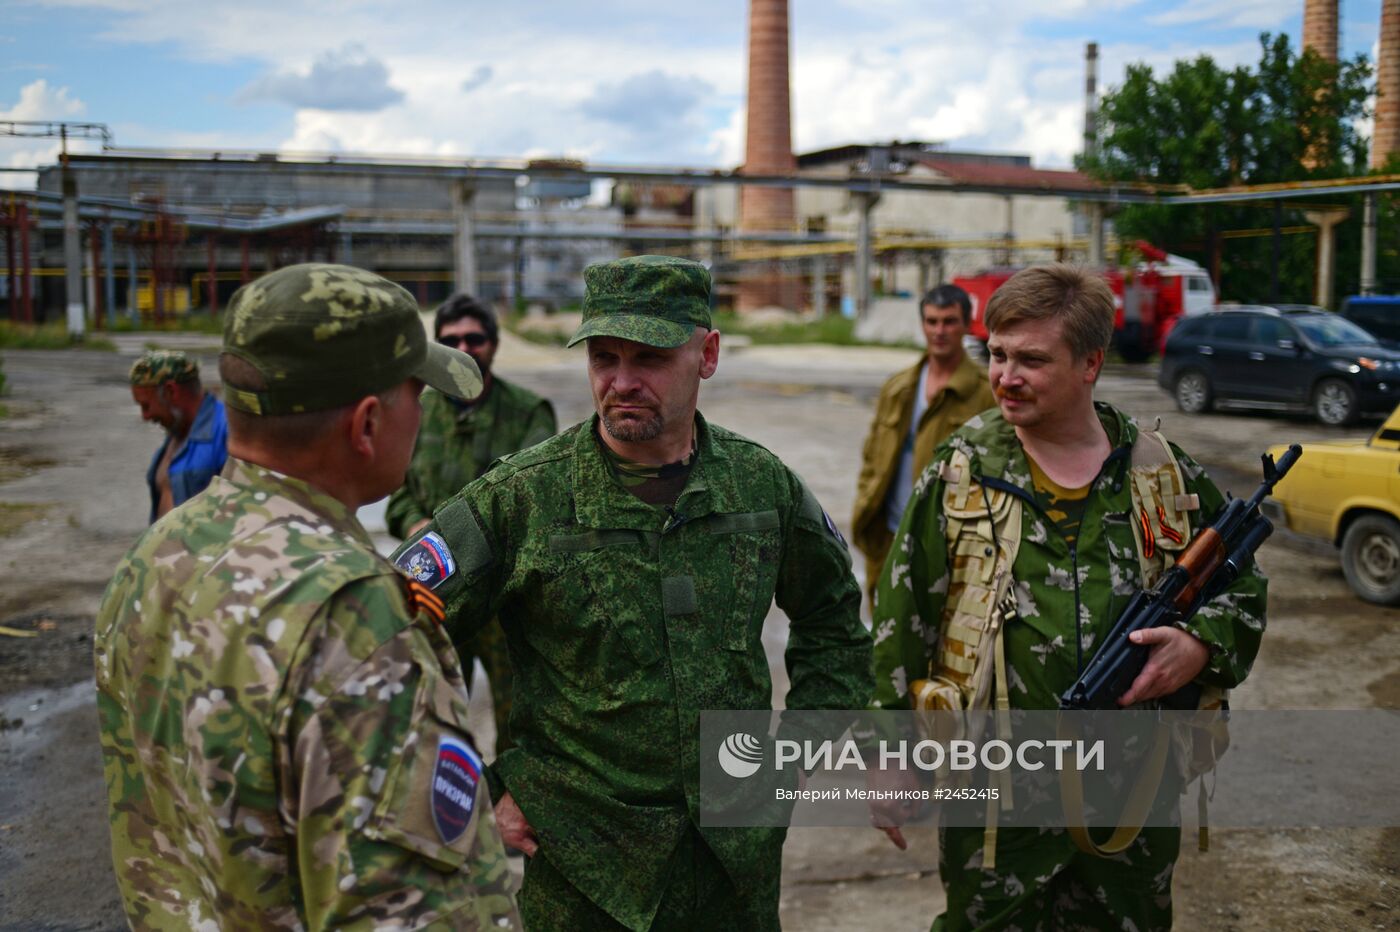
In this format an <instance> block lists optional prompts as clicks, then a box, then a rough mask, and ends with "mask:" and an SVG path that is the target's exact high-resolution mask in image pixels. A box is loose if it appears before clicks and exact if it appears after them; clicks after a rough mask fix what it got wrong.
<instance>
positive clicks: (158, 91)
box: [0, 0, 1380, 185]
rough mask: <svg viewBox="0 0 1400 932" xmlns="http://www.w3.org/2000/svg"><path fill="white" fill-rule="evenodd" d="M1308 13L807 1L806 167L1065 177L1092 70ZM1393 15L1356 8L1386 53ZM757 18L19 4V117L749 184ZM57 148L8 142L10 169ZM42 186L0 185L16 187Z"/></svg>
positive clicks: (101, 1)
mask: <svg viewBox="0 0 1400 932" xmlns="http://www.w3.org/2000/svg"><path fill="white" fill-rule="evenodd" d="M1302 6H1303V2H1302V0H1150V2H1137V0H982V2H978V3H962V4H955V3H948V4H939V3H930V2H928V0H793V2H792V4H791V7H792V12H791V16H792V26H793V45H792V63H793V97H794V100H793V111H794V136H795V144H796V147H797V148H798V149H799V150H805V149H813V148H820V147H823V146H828V145H836V144H840V143H844V142H852V141H875V140H882V139H883V140H888V139H894V138H901V139H911V138H918V139H928V140H938V141H944V142H947V143H948V144H950V145H952V146H955V147H964V148H975V149H985V150H990V151H1006V152H1023V153H1029V154H1031V155H1032V156H1033V157H1034V158H1035V160H1036V162H1037V163H1038V164H1042V165H1047V166H1065V165H1067V164H1069V161H1070V159H1071V158H1072V157H1073V154H1074V152H1075V150H1076V148H1077V146H1078V142H1079V133H1080V132H1081V127H1082V120H1083V116H1082V107H1083V103H1082V97H1081V95H1082V85H1083V62H1082V55H1083V48H1084V43H1085V42H1086V41H1089V40H1095V41H1098V42H1099V44H1100V48H1101V73H1100V82H1101V86H1111V85H1113V84H1115V83H1116V82H1117V81H1118V80H1120V79H1121V76H1122V74H1123V70H1124V67H1125V66H1126V64H1128V63H1130V62H1134V61H1146V62H1148V63H1150V64H1152V65H1154V66H1156V67H1159V68H1166V67H1170V63H1171V62H1172V61H1173V60H1175V59H1177V58H1181V57H1188V56H1194V55H1197V54H1202V53H1204V54H1209V55H1212V56H1213V57H1215V58H1216V59H1217V60H1218V61H1221V62H1222V63H1226V64H1234V63H1237V62H1251V63H1252V62H1255V61H1257V58H1258V35H1259V33H1260V32H1264V31H1269V32H1285V33H1288V34H1289V35H1290V36H1293V37H1294V38H1295V40H1296V37H1297V36H1298V33H1299V30H1300V23H1301V18H1302ZM1379 6H1380V0H1344V2H1343V3H1342V13H1341V16H1342V50H1343V53H1344V54H1346V55H1353V54H1368V55H1369V54H1371V52H1372V50H1373V48H1374V45H1375V42H1376V34H1377V27H1378V22H1379V17H1380V12H1379ZM745 16H746V3H745V2H744V0H710V2H707V3H704V4H679V3H676V4H658V3H656V2H655V0H647V2H643V0H595V2H593V3H590V4H579V3H563V2H545V0H514V2H510V3H500V2H498V0H497V2H491V3H485V2H480V0H465V2H463V0H415V2H405V0H399V2H388V0H239V2H237V3H233V2H228V0H201V2H198V3H195V2H191V0H5V2H4V3H2V4H0V119H13V120H21V119H24V120H51V119H54V120H56V119H73V120H90V121H96V122H102V123H106V124H107V125H108V126H110V127H111V129H112V131H113V133H114V135H115V138H116V142H117V144H118V145H120V146H133V147H134V146H156V147H188V148H225V149H257V150H289V151H290V150H294V151H346V152H371V153H392V154H404V155H442V156H454V155H455V156H469V155H475V156H542V155H572V156H576V157H582V158H586V159H591V160H594V161H607V162H620V163H634V164H693V165H718V166H731V165H733V164H735V163H736V162H737V161H738V160H739V158H740V157H741V154H742V148H743V93H744V65H745V36H744V29H745ZM54 151H55V150H54V146H53V145H52V144H50V143H47V142H43V141H34V140H23V141H21V140H7V139H4V138H0V165H11V166H27V165H32V164H36V163H39V162H45V161H50V160H51V159H52V157H53V153H54ZM20 177H23V176H16V175H10V176H9V178H8V179H0V185H3V184H5V182H6V181H9V182H10V183H13V182H14V181H15V180H17V179H18V178H20Z"/></svg>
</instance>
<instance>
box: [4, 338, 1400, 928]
mask: <svg viewBox="0 0 1400 932" xmlns="http://www.w3.org/2000/svg"><path fill="white" fill-rule="evenodd" d="M150 339H152V338H151V337H149V336H131V337H120V338H119V339H118V341H117V342H118V346H119V350H118V352H117V353H97V352H87V351H71V352H38V351H35V352H7V353H5V354H4V366H5V372H6V374H7V376H8V377H9V379H10V384H11V386H12V389H11V394H10V396H9V397H7V398H6V399H4V403H5V405H6V406H7V407H8V408H9V409H10V417H9V418H8V419H5V420H0V625H5V626H9V627H12V628H19V629H24V630H32V631H34V632H35V636H34V637H32V638H24V639H17V638H11V637H5V636H0V786H3V787H4V788H5V791H4V792H3V793H0V929H108V928H120V927H121V926H122V924H123V922H122V915H121V911H120V905H119V901H118V898H117V894H116V889H115V885H114V883H113V880H112V874H111V868H110V864H109V859H108V848H107V845H108V838H107V830H106V825H105V822H106V813H105V808H106V803H105V793H104V789H103V785H102V777H101V763H100V755H99V752H98V747H97V741H96V719H95V714H94V706H93V701H92V685H91V660H90V653H91V644H90V639H91V626H92V616H93V614H94V612H95V610H96V607H97V602H98V599H99V598H100V595H101V592H102V589H103V587H104V586H105V583H106V581H107V579H108V577H109V576H110V574H111V570H112V568H113V566H114V565H115V563H116V561H117V560H118V559H119V557H120V556H121V553H122V552H123V551H124V550H125V549H126V547H127V546H129V544H130V543H131V541H132V540H133V539H134V538H135V537H136V535H138V534H139V533H140V531H141V530H142V528H143V527H144V526H145V518H146V510H147V500H146V493H145V489H144V485H143V476H144V472H145V468H146V464H147V462H148V459H149V456H150V454H151V452H152V450H153V449H154V447H155V446H156V444H157V443H158V442H159V432H158V430H157V429H156V428H153V427H148V426H146V425H143V424H141V422H140V421H139V418H138V417H137V413H136V410H135V408H134V406H133V405H132V404H131V402H130V399H129V395H128V393H127V390H126V387H125V371H126V368H127V366H128V365H129V364H130V361H131V359H132V358H133V357H134V355H135V354H137V353H138V352H140V350H141V349H142V346H143V344H144V343H145V342H146V341H147V340H150ZM156 342H159V343H160V344H161V345H170V346H181V347H183V348H187V349H190V350H192V351H195V352H198V353H200V354H201V356H202V357H203V360H204V362H205V363H206V371H207V372H212V371H213V366H212V363H213V354H214V353H215V352H216V351H217V347H216V345H215V341H214V340H212V339H211V338H209V337H204V336H180V335H172V336H168V337H166V336H162V337H159V338H156ZM911 361H912V356H911V354H910V353H908V352H907V351H896V350H883V349H847V348H834V347H819V346H812V347H747V348H742V349H735V350H734V351H732V352H726V353H725V355H724V356H723V358H722V360H721V366H720V372H719V374H718V375H717V376H716V377H715V379H713V380H712V381H711V382H709V383H706V385H705V387H704V389H703V391H702V395H701V407H702V410H704V412H705V414H706V416H707V417H709V418H710V419H711V420H713V421H715V422H717V423H720V424H724V425H725V426H728V427H730V428H733V429H735V430H738V431H739V432H741V433H744V434H746V435H748V436H751V437H753V438H754V439H756V440H759V441H760V442H762V443H764V444H766V445H768V446H769V447H770V448H771V449H773V450H774V451H775V452H776V453H778V454H779V455H780V456H781V457H782V458H783V459H784V460H785V461H786V462H788V463H789V464H790V465H792V466H793V468H795V469H796V470H797V471H798V472H799V473H800V474H801V475H802V476H803V477H804V479H805V480H806V481H807V482H808V483H809V485H810V486H811V487H812V488H813V490H814V491H815V492H816V494H817V496H818V497H819V498H820V499H821V500H822V502H823V504H824V505H825V506H826V508H827V510H828V512H830V514H831V515H832V517H833V518H834V519H835V520H836V521H837V523H838V524H840V525H842V528H843V530H848V521H849V515H850V510H851V505H852V499H853V495H854V486H855V476H856V472H857V469H858V465H859V456H860V446H861V442H862V441H863V439H864V436H865V432H866V429H867V427H868V423H869V418H870V415H871V410H872V405H873V401H874V398H875V396H876V393H877V392H878V389H879V386H880V384H881V382H882V381H883V380H884V379H885V378H886V377H887V376H888V375H889V374H891V373H892V372H893V371H895V370H896V369H898V368H900V367H902V366H904V365H907V364H908V363H909V362H911ZM497 366H498V369H499V371H500V372H502V374H504V375H506V376H507V377H509V378H514V379H516V380H517V381H519V382H520V383H522V384H524V385H526V386H528V387H530V388H533V389H535V390H536V391H539V392H541V393H543V394H545V395H546V396H548V397H550V398H551V399H553V400H554V402H555V405H556V408H557V410H558V413H559V417H560V423H561V424H569V423H573V422H575V421H577V420H579V419H581V418H582V417H584V416H586V415H587V414H588V413H589V411H590V410H591V403H590V401H589V398H588V394H587V389H586V383H585V381H584V376H583V356H582V352H581V351H577V350H575V351H563V350H556V349H553V348H546V347H539V346H534V345H530V344H524V343H521V342H519V341H516V340H514V339H513V338H510V337H509V336H507V339H506V341H505V344H504V346H503V347H502V350H501V353H500V356H499V358H498V361H497ZM1099 394H1100V397H1102V398H1104V399H1106V400H1110V401H1113V402H1115V403H1117V404H1120V405H1122V406H1123V407H1125V408H1127V409H1128V410H1129V411H1130V412H1131V413H1133V414H1135V415H1138V416H1139V417H1142V418H1146V419H1148V420H1149V421H1150V420H1151V418H1153V417H1155V416H1158V415H1160V416H1161V417H1162V420H1163V430H1164V431H1165V432H1166V433H1167V434H1168V435H1169V436H1171V437H1172V438H1173V439H1175V440H1177V441H1178V442H1179V443H1181V444H1182V445H1183V446H1184V447H1185V448H1187V449H1188V450H1190V451H1191V452H1192V453H1193V454H1194V455H1195V456H1196V457H1197V458H1198V459H1200V460H1201V461H1203V462H1204V463H1205V464H1206V465H1207V466H1208V467H1209V468H1210V469H1211V471H1212V473H1213V475H1215V476H1216V477H1217V479H1218V480H1219V481H1220V482H1221V484H1222V485H1224V486H1226V487H1228V488H1231V489H1233V490H1234V491H1235V492H1237V493H1238V492H1241V491H1246V490H1247V489H1248V487H1250V486H1252V485H1253V483H1254V482H1256V481H1257V479H1256V478H1255V475H1256V474H1257V454H1258V452H1259V451H1261V450H1262V449H1263V448H1264V447H1266V446H1268V445H1270V444H1273V443H1279V442H1284V441H1291V440H1313V439H1325V438H1332V437H1336V436H1338V435H1339V434H1338V432H1337V431H1333V430H1329V429H1324V428H1321V427H1319V426H1317V425H1314V424H1311V423H1309V422H1307V421H1305V420H1302V419H1299V418H1293V417H1287V416H1246V415H1242V414H1237V413H1236V414H1214V415H1208V416H1203V417H1195V418H1187V417H1184V416H1182V415H1179V414H1177V413H1176V411H1175V409H1174V408H1173V407H1172V406H1171V403H1170V400H1169V399H1168V398H1167V397H1166V396H1165V395H1164V394H1162V393H1160V392H1159V391H1158V390H1157V388H1156V386H1155V383H1154V382H1153V381H1152V380H1151V373H1150V372H1149V371H1148V370H1145V369H1127V368H1124V369H1119V370H1114V371H1110V372H1109V373H1107V374H1106V375H1105V377H1104V379H1103V381H1102V383H1101V387H1100V392H1099ZM1365 432H1366V428H1364V427H1363V428H1360V429H1358V430H1355V431H1352V432H1351V433H1352V434H1355V435H1360V434H1364V433H1365ZM382 513H383V512H382V506H378V507H371V508H367V509H365V510H364V511H363V512H362V519H363V520H364V521H365V523H366V525H367V526H369V527H370V528H371V529H374V528H375V527H376V526H377V527H378V528H380V529H382ZM384 541H385V545H386V546H387V545H388V541H387V539H384ZM861 562H862V561H860V560H857V561H856V564H857V569H858V570H859V569H860V567H861ZM1261 562H1262V563H1263V565H1264V567H1265V569H1266V570H1267V571H1269V573H1270V575H1271V576H1272V578H1273V583H1272V586H1271V612H1270V614H1271V618H1270V630H1269V634H1268V636H1267V637H1266V638H1265V646H1264V650H1263V652H1262V654H1261V657H1260V659H1259V662H1258V664H1257V665H1256V668H1255V672H1254V675H1253V676H1252V678H1251V680H1250V682H1249V683H1248V684H1247V685H1246V687H1245V688H1243V689H1241V690H1239V691H1237V693H1236V694H1235V697H1234V702H1235V705H1236V707H1240V708H1361V707H1371V706H1381V707H1390V708H1393V707H1396V706H1397V705H1400V629H1397V625H1396V620H1397V615H1396V613H1395V612H1394V611H1393V610H1389V609H1379V608H1376V607H1373V606H1368V605H1365V604H1364V603H1361V602H1359V601H1358V600H1356V599H1355V598H1354V597H1353V596H1352V595H1351V593H1350V591H1349V590H1348V589H1347V588H1346V586H1345V583H1344V582H1343V580H1342V578H1341V572H1340V569H1339V568H1338V566H1337V562H1336V556H1335V553H1334V552H1333V551H1332V550H1331V548H1330V547H1328V546H1326V545H1320V544H1314V543H1311V542H1307V541H1302V540H1299V539H1297V538H1293V537H1290V536H1289V535H1287V534H1280V535H1277V536H1276V537H1275V538H1274V539H1273V540H1271V541H1270V543H1269V544H1268V545H1266V548H1265V550H1264V551H1263V554H1262V557H1261ZM785 636H786V621H785V619H784V618H783V616H782V615H781V614H780V613H778V612H777V611H776V610H775V611H774V613H773V614H772V615H771V616H770V618H769V625H768V629H767V631H766V634H765V643H766V644H767V645H768V647H769V652H770V660H771V662H772V663H773V666H774V671H775V677H774V679H775V692H776V693H778V699H779V700H780V699H781V693H782V690H783V688H784V686H785V684H784V683H783V681H782V665H781V651H782V646H783V643H784V641H785ZM478 685H480V684H478ZM475 693H476V695H477V696H480V697H484V696H485V694H486V691H485V690H484V689H476V690H475ZM474 702H475V703H477V705H476V706H475V707H474V716H475V719H476V721H477V722H478V723H479V729H478V730H479V732H480V733H481V737H483V738H487V736H488V733H489V731H490V716H489V710H488V708H487V707H486V706H485V699H484V698H482V699H476V700H474ZM1377 778H1378V779H1390V780H1392V781H1393V775H1377ZM936 848H937V845H936V838H935V837H934V835H933V834H932V833H931V832H930V831H928V830H927V829H922V830H915V831H914V832H913V833H912V837H911V847H910V850H909V852H907V853H901V852H898V851H896V850H895V849H894V848H893V847H892V846H891V845H890V844H889V843H888V842H887V841H886V840H885V839H884V836H883V835H880V834H878V833H877V832H875V831H874V830H867V829H802V830H795V831H794V832H792V834H791V835H790V837H789V841H788V845H787V849H786V857H785V883H784V893H783V919H784V923H785V925H786V926H787V927H789V928H793V929H804V930H827V929H830V930H849V929H878V930H881V932H884V930H906V929H907V930H911V932H912V930H918V929H924V928H927V927H928V923H929V922H930V920H931V919H932V917H933V916H934V915H935V914H936V912H937V911H938V909H939V908H940V906H941V904H942V901H943V895H942V890H941V888H940V886H939V883H938V879H937V873H936V864H937V850H936ZM1397 870H1400V832H1397V830H1396V829H1388V830H1366V831H1360V830H1357V831H1347V832H1327V833H1323V832H1318V831H1309V830H1304V829H1295V830H1280V831H1248V832H1246V831H1222V832H1218V833H1216V841H1215V849H1214V850H1213V851H1212V852H1211V853H1209V854H1204V855H1201V854H1197V853H1196V852H1194V851H1188V852H1186V853H1184V854H1183V857H1182V860H1181V862H1180V864H1179V866H1178V871H1177V878H1176V903H1177V911H1178V927H1179V928H1183V929H1198V928H1200V929H1241V930H1244V929H1259V930H1270V932H1273V930H1276V929H1279V928H1289V929H1292V928H1299V929H1309V928H1316V929H1333V928H1397V927H1400V892H1398V891H1397V884H1400V876H1397Z"/></svg>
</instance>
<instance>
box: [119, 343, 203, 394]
mask: <svg viewBox="0 0 1400 932" xmlns="http://www.w3.org/2000/svg"><path fill="white" fill-rule="evenodd" d="M130 378H131V384H132V385H133V386H144V387H147V388H152V387H154V386H156V385H164V384H165V383H166V382H188V381H190V380H192V379H197V378H199V363H197V362H195V361H194V360H193V359H191V358H190V357H188V356H186V355H185V354H184V353H182V352H180V351H179V350H151V351H150V352H147V353H142V354H141V358H140V359H138V360H136V361H135V362H134V363H132V364H131V375H130Z"/></svg>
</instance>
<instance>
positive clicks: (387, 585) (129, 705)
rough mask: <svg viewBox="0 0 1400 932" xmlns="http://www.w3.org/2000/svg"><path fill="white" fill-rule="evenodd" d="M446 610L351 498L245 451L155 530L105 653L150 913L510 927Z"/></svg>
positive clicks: (148, 923)
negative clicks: (399, 566)
mask: <svg viewBox="0 0 1400 932" xmlns="http://www.w3.org/2000/svg"><path fill="white" fill-rule="evenodd" d="M432 601H433V600H432V597H431V594H427V595H423V596H419V595H415V594H414V590H413V589H412V588H411V586H410V584H409V582H408V580H406V579H405V578H404V577H403V576H402V575H400V574H399V573H397V572H396V571H395V570H394V568H393V567H392V566H391V565H390V564H389V563H388V562H387V561H386V560H384V559H383V558H382V557H380V556H378V555H377V554H376V553H375V552H374V548H373V545H372V543H371V541H370V539H369V536H368V535H367V534H366V533H365V531H364V529H363V528H362V527H361V526H360V524H359V523H358V522H357V521H356V520H355V517H354V515H353V514H352V513H351V512H350V511H349V510H348V509H347V508H346V507H345V506H344V505H343V504H341V503H340V502H338V501H336V500H335V499H333V498H331V497H330V496H328V495H326V494H324V493H322V492H319V491H317V490H315V489H313V488H311V487H310V486H309V485H307V484H306V483H304V482H300V481H298V480H295V479H290V478H287V477H284V476H280V475H277V474H275V473H272V472H270V471H268V470H266V469H263V468H261V467H258V466H254V465H251V464H249V463H245V462H240V461H237V460H233V459H230V460H229V463H228V465H227V466H226V467H225V470H224V474H223V475H222V476H220V477H217V478H215V479H214V481H213V483H212V484H211V485H210V487H209V488H208V490H207V491H206V492H205V493H204V494H203V495H201V496H199V497H197V498H195V499H193V500H192V501H190V502H188V503H186V504H185V505H184V506H182V507H181V508H178V509H176V510H175V511H173V512H171V513H170V514H169V515H166V516H165V517H164V518H163V519H162V520H161V521H159V522H157V523H156V524H155V525H154V526H153V527H152V528H151V529H150V530H149V531H147V533H146V534H145V535H144V536H142V538H141V539H140V540H139V541H138V542H137V544H136V545H135V547H133V549H132V550H131V551H130V552H129V553H128V554H127V555H126V558H125V559H124V560H123V562H122V563H121V565H120V566H119V567H118V569H117V573H116V576H115V577H114V578H113V580H112V583H111V585H110V586H109V587H108V589H107V593H106V595H105V596H104V598H103V602H102V607H101V610H100V612H99V615H98V620H97V639H96V650H95V655H96V666H97V689H98V713H99V716H100V720H101V730H102V749H103V759H104V767H105V771H106V779H107V790H108V795H109V796H110V800H111V829H112V852H113V857H114V860H115V865H116V873H117V880H118V884H119V886H120V887H121V891H122V896H123V898H124V900H125V904H126V909H127V914H128V916H129V918H130V920H131V922H132V925H133V926H135V927H137V928H154V929H201V930H204V929H210V930H212V929H227V928H253V927H258V928H286V929H293V928H298V929H300V928H304V929H322V928H331V927H335V928H364V929H370V928H380V927H385V926H389V925H393V926H395V927H403V928H418V927H419V926H421V925H424V924H428V923H432V922H437V923H438V924H439V925H440V927H443V928H468V929H476V928H487V927H490V928H496V927H498V926H497V922H498V921H499V922H500V923H502V924H505V925H507V926H509V925H511V924H514V923H515V922H516V919H515V908H514V903H513V900H512V898H511V895H510V892H509V882H510V878H509V870H508V865H507V863H506V859H505V853H504V850H503V848H502V845H501V841H500V836H499V834H498V833H497V831H496V825H495V817H494V815H493V814H492V810H491V805H490V801H489V797H488V795H487V793H486V791H485V788H484V781H477V783H478V786H477V789H476V791H475V792H474V793H473V791H472V788H471V783H472V780H471V778H470V776H469V775H467V776H464V774H467V773H468V770H470V769H471V768H472V767H474V766H477V765H478V763H479V761H478V759H476V757H475V752H474V751H473V750H471V749H470V748H469V747H467V746H466V740H465V735H466V732H465V729H466V721H467V700H466V689H465V685H464V684H463V682H462V675H461V669H460V667H459V666H458V664H457V661H456V658H455V655H454V654H453V651H452V648H451V646H450V645H449V644H448V642H447V638H446V637H445V636H444V635H443V633H442V630H441V628H440V627H439V626H438V624H437V623H436V622H435V621H434V620H433V618H432V617H431V612H430V609H431V603H432ZM449 763H455V764H456V765H458V766H457V767H456V769H455V770H453V771H452V772H451V773H448V772H446V771H445V769H444V768H445V767H446V766H447V765H448V764H449ZM463 767H465V768H466V769H463ZM449 839H450V840H449Z"/></svg>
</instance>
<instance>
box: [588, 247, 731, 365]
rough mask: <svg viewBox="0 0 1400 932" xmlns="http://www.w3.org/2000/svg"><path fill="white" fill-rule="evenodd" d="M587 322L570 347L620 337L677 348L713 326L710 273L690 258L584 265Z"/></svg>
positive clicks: (634, 259)
mask: <svg viewBox="0 0 1400 932" xmlns="http://www.w3.org/2000/svg"><path fill="white" fill-rule="evenodd" d="M583 282H584V289H585V290H584V296H583V324H582V325H581V326H580V327H579V328H578V332H577V333H575V334H574V338H573V339H572V340H570V341H569V346H573V345H575V344H576V343H580V342H582V341H583V340H586V339H588V338H589V337H619V338H621V339H623V340H633V341H635V342H637V343H645V344H647V345H648V346H657V347H661V348H663V349H672V348H674V347H677V346H680V345H681V344H683V343H685V342H686V341H687V340H689V339H690V335H691V334H692V333H694V332H695V328H696V327H704V328H705V329H706V330H709V329H711V327H710V272H709V270H708V269H706V268H705V267H704V266H703V265H701V264H700V263H698V262H695V261H692V260H690V259H678V258H676V257H674V256H631V257H629V258H626V259H617V260H615V261H613V262H599V263H596V264H594V265H590V266H589V267H588V268H586V269H584V270H583Z"/></svg>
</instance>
